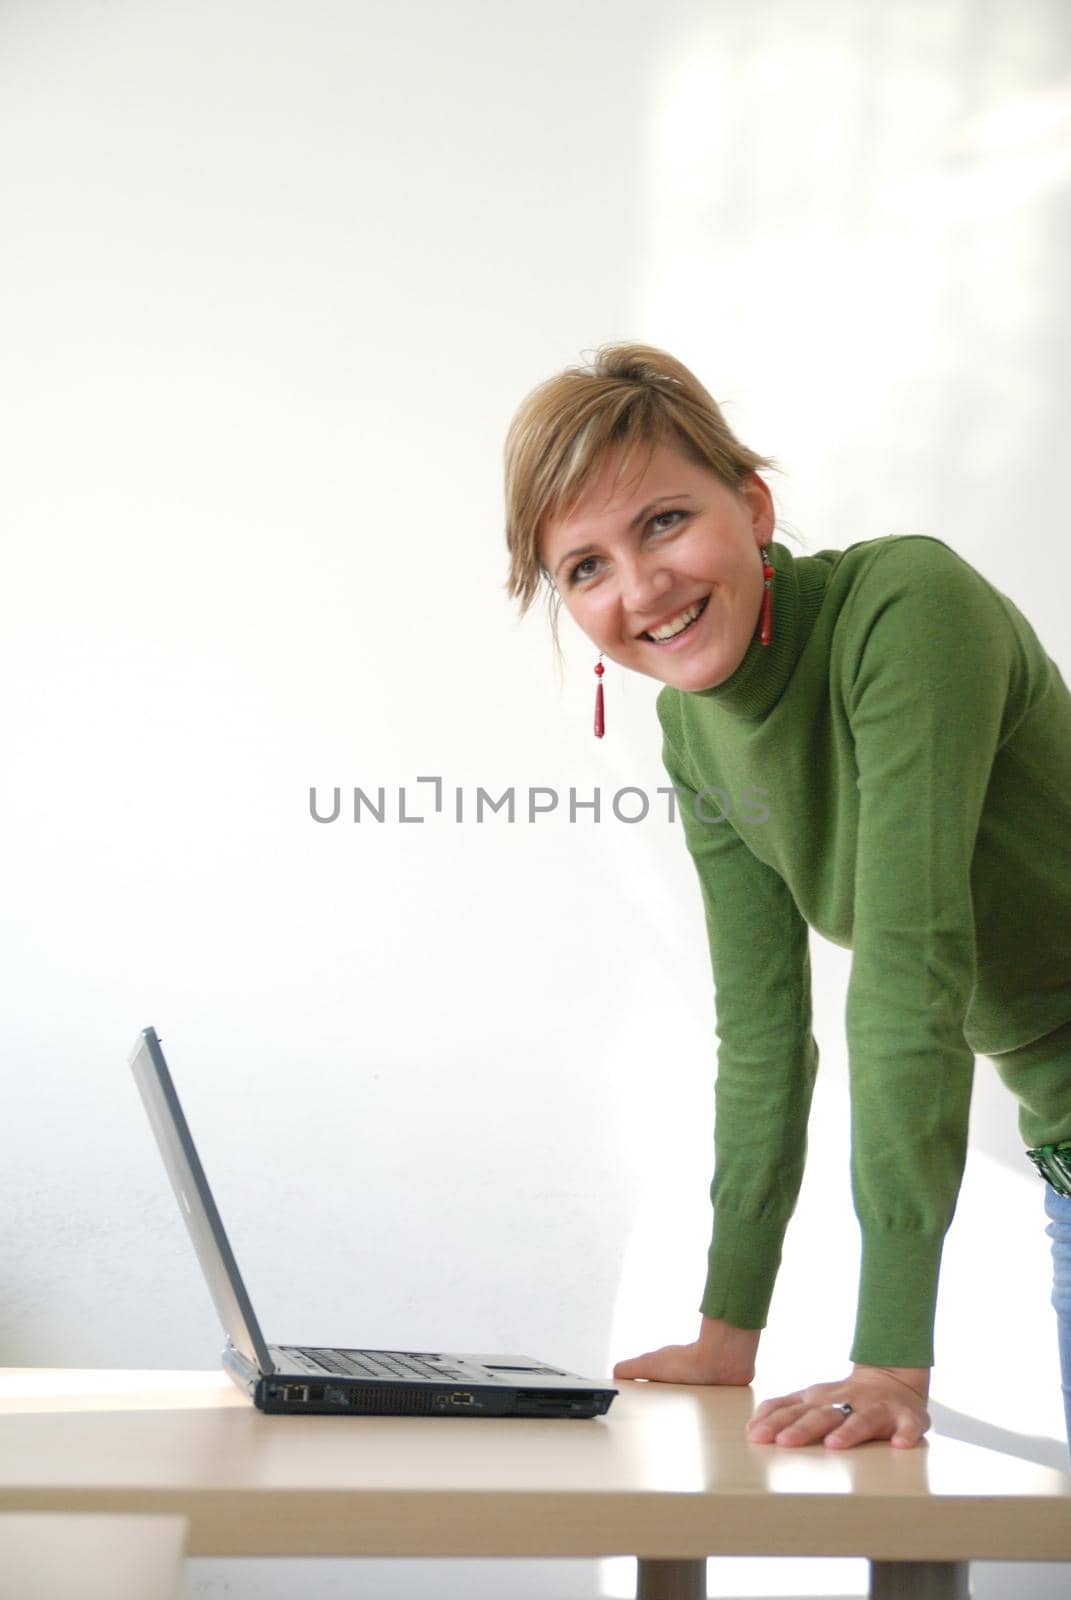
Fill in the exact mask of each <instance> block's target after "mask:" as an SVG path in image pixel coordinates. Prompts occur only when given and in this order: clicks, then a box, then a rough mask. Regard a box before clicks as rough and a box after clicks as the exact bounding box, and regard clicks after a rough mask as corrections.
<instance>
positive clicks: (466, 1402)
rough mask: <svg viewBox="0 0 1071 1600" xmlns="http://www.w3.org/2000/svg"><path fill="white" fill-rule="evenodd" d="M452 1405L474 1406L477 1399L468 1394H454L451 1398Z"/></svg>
mask: <svg viewBox="0 0 1071 1600" xmlns="http://www.w3.org/2000/svg"><path fill="white" fill-rule="evenodd" d="M450 1404H451V1405H452V1406H474V1405H475V1404H476V1398H475V1396H474V1395H471V1394H467V1393H461V1394H452V1395H451V1396H450Z"/></svg>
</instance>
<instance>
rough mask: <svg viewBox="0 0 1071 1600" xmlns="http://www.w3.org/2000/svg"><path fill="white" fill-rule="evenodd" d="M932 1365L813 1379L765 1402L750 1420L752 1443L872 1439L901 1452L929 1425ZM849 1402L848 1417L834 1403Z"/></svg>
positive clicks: (842, 1444) (846, 1444) (846, 1443)
mask: <svg viewBox="0 0 1071 1600" xmlns="http://www.w3.org/2000/svg"><path fill="white" fill-rule="evenodd" d="M929 1386H930V1370H929V1368H928V1367H865V1366H859V1365H856V1366H855V1367H854V1368H853V1370H852V1374H851V1376H850V1377H848V1378H843V1379H842V1380H841V1382H840V1383H815V1384H812V1385H811V1387H810V1388H809V1389H800V1390H797V1392H796V1393H795V1394H783V1395H778V1396H777V1397H776V1399H773V1400H764V1401H763V1402H762V1404H761V1405H760V1406H759V1408H758V1410H757V1411H756V1412H755V1415H754V1416H753V1417H752V1419H751V1421H750V1422H749V1423H748V1426H747V1432H748V1439H749V1440H750V1442H751V1443H752V1444H783V1445H801V1444H815V1443H817V1442H818V1441H819V1440H821V1441H822V1442H823V1443H824V1444H825V1445H827V1446H828V1447H829V1448H830V1449H831V1450H849V1449H850V1448H851V1447H852V1445H854V1444H865V1443H866V1441H867V1440H868V1439H889V1440H891V1442H892V1443H893V1444H894V1445H896V1446H897V1447H898V1448H900V1449H902V1450H909V1449H910V1448H911V1446H912V1445H916V1444H918V1442H919V1440H920V1439H921V1438H922V1436H923V1434H924V1433H925V1432H926V1430H927V1428H928V1427H929V1426H930V1414H929V1412H928V1411H927V1410H926V1399H927V1396H928V1394H929ZM845 1401H846V1402H847V1403H848V1404H849V1405H850V1406H851V1408H852V1410H851V1414H850V1415H849V1416H844V1414H843V1413H842V1412H840V1411H834V1409H833V1406H834V1405H835V1404H836V1405H841V1404H843V1403H844V1402H845Z"/></svg>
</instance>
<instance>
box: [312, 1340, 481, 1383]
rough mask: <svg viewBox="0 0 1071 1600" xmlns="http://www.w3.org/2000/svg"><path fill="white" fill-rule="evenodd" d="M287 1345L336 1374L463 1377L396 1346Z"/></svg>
mask: <svg viewBox="0 0 1071 1600" xmlns="http://www.w3.org/2000/svg"><path fill="white" fill-rule="evenodd" d="M281 1348H282V1349H284V1350H286V1349H287V1348H288V1347H287V1346H286V1345H283V1346H282V1347H281ZM291 1349H292V1352H293V1354H294V1355H299V1356H303V1357H304V1359H305V1360H306V1361H307V1362H309V1363H310V1365H312V1366H315V1367H319V1369H320V1371H321V1372H326V1373H329V1374H331V1375H333V1376H335V1377H340V1378H438V1380H439V1382H440V1383H442V1382H446V1383H460V1382H462V1381H463V1379H462V1375H461V1374H460V1373H457V1372H451V1371H449V1370H448V1369H447V1368H446V1367H442V1366H438V1365H433V1364H432V1363H431V1362H430V1361H421V1359H420V1357H419V1356H415V1355H408V1354H402V1353H400V1352H399V1351H397V1350H388V1351H379V1350H330V1349H319V1348H317V1349H315V1350H312V1349H308V1348H306V1347H305V1346H294V1347H291Z"/></svg>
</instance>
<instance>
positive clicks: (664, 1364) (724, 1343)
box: [614, 1317, 762, 1385]
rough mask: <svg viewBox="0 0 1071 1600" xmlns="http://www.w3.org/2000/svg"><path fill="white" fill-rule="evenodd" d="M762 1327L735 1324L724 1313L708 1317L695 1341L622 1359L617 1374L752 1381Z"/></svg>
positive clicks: (669, 1379) (653, 1378) (694, 1380)
mask: <svg viewBox="0 0 1071 1600" xmlns="http://www.w3.org/2000/svg"><path fill="white" fill-rule="evenodd" d="M761 1333H762V1330H761V1329H760V1328H733V1327H731V1326H730V1325H729V1323H728V1322H723V1321H722V1320H721V1318H720V1317H704V1318H703V1320H702V1324H701V1326H700V1330H699V1338H698V1339H697V1340H696V1341H695V1343H694V1344H667V1345H663V1346H662V1348H661V1350H648V1351H647V1353H646V1354H645V1355H642V1356H633V1357H632V1358H631V1359H630V1360H628V1361H619V1362H618V1363H617V1365H616V1367H615V1368H614V1377H615V1378H648V1379H650V1380H651V1381H652V1382H654V1383H716V1384H729V1385H736V1384H741V1385H742V1384H748V1383H750V1382H751V1381H752V1379H753V1378H754V1376H755V1353H756V1351H757V1350H758V1348H759V1339H760V1337H761Z"/></svg>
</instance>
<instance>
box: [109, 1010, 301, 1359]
mask: <svg viewBox="0 0 1071 1600" xmlns="http://www.w3.org/2000/svg"><path fill="white" fill-rule="evenodd" d="M130 1066H131V1068H132V1070H133V1073H134V1078H135V1080H136V1082H137V1086H138V1088H139V1090H140V1091H141V1098H142V1100H143V1101H144V1102H145V1110H146V1111H147V1112H148V1114H149V1121H150V1122H151V1123H152V1131H153V1133H154V1134H155V1135H156V1142H157V1144H158V1145H159V1146H160V1154H161V1155H162V1156H163V1158H164V1166H165V1167H166V1168H167V1175H168V1177H169V1178H170V1179H171V1187H172V1188H173V1189H174V1191H175V1195H176V1198H177V1199H178V1203H179V1209H180V1211H181V1212H182V1216H183V1220H184V1221H185V1223H186V1227H187V1228H188V1229H189V1234H190V1238H191V1239H192V1240H193V1248H194V1249H195V1250H196V1252H197V1259H198V1261H199V1262H200V1263H201V1271H202V1272H203V1273H204V1275H205V1282H206V1283H207V1284H208V1287H209V1289H210V1290H211V1293H212V1299H213V1300H214V1301H215V1303H216V1310H217V1312H218V1313H219V1320H220V1321H221V1322H222V1324H223V1326H224V1328H225V1329H226V1331H227V1335H228V1337H229V1339H230V1342H231V1344H232V1345H233V1346H234V1347H235V1349H236V1350H240V1351H241V1353H242V1354H243V1355H244V1356H245V1358H246V1360H247V1361H250V1362H251V1363H252V1364H253V1365H254V1366H256V1367H259V1368H260V1370H261V1372H265V1373H268V1372H274V1371H275V1364H274V1362H273V1361H272V1359H271V1356H270V1355H269V1354H268V1347H267V1345H266V1344H265V1343H264V1338H263V1335H262V1334H261V1331H260V1327H259V1325H258V1323H257V1319H256V1317H255V1315H254V1313H253V1307H252V1305H251V1304H250V1302H249V1296H248V1295H247V1294H246V1292H245V1285H244V1284H243V1282H242V1275H241V1273H240V1272H239V1271H238V1263H237V1262H236V1261H235V1259H234V1256H233V1254H232V1253H231V1247H230V1245H229V1244H228V1243H227V1235H226V1234H225V1233H224V1231H223V1223H222V1222H221V1221H220V1216H219V1212H218V1211H217V1210H216V1202H215V1201H214V1200H213V1198H212V1191H211V1189H210V1188H209V1187H208V1179H207V1178H206V1177H205V1173H204V1168H203V1167H202V1166H201V1162H200V1160H199V1158H198V1155H197V1150H196V1148H195V1146H194V1142H193V1139H192V1138H191V1137H190V1130H189V1128H188V1126H187V1124H186V1118H185V1117H184V1116H183V1114H182V1107H181V1106H180V1105H179V1100H178V1095H177V1094H176V1093H175V1086H174V1084H173V1083H172V1082H171V1074H170V1072H169V1071H168V1070H167V1062H166V1061H165V1060H164V1052H163V1051H162V1050H161V1048H160V1041H159V1039H158V1038H157V1036H156V1030H155V1028H143V1029H142V1031H141V1034H140V1035H139V1037H138V1041H137V1043H136V1044H135V1046H134V1049H133V1051H132V1052H131V1055H130Z"/></svg>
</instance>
